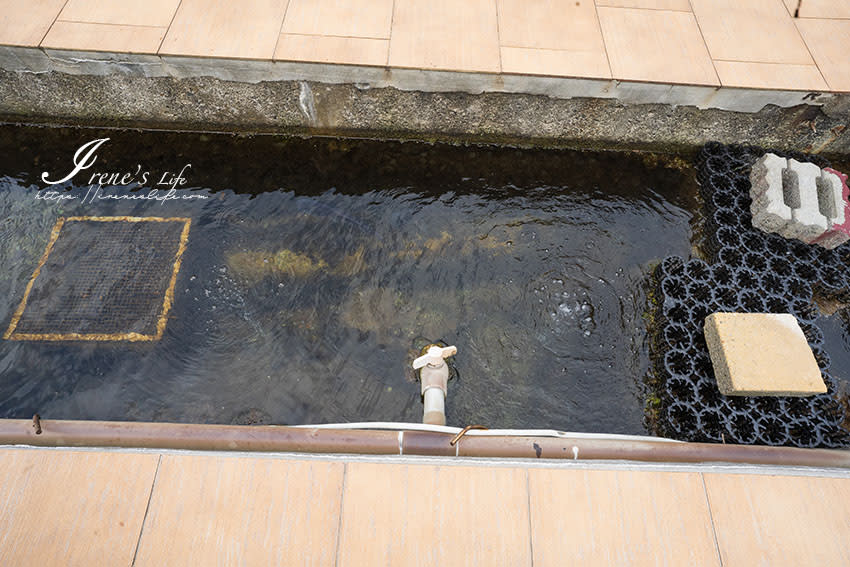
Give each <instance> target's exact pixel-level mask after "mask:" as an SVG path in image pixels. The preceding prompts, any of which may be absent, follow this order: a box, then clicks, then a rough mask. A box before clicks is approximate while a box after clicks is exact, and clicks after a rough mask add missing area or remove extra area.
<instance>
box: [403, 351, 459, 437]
mask: <svg viewBox="0 0 850 567" xmlns="http://www.w3.org/2000/svg"><path fill="white" fill-rule="evenodd" d="M455 354H457V348H456V347H453V346H448V347H439V346H437V345H431V346H429V347H428V351H427V352H426V353H425V354H423V355H422V356H420V357H419V358H417V359H416V360H414V361H413V368H414V369H419V381H420V382H421V384H422V390H421V394H422V401H423V403H424V405H425V408H424V413H423V416H422V423H427V424H430V425H445V424H446V396H447V395H448V386H449V366H448V365H447V364H446V361H445V359H446V358H448V357H449V356H454V355H455Z"/></svg>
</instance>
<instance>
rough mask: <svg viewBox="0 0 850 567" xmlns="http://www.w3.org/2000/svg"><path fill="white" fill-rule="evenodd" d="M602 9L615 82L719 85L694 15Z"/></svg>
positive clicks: (602, 20)
mask: <svg viewBox="0 0 850 567" xmlns="http://www.w3.org/2000/svg"><path fill="white" fill-rule="evenodd" d="M598 11H599V22H600V24H601V25H602V36H603V37H604V38H605V46H606V47H607V50H608V60H609V61H610V62H611V74H612V75H613V77H614V78H615V79H620V80H634V81H656V82H662V83H686V84H697V85H717V84H719V82H718V80H717V75H716V74H715V72H714V66H713V65H712V64H711V58H710V57H709V55H708V51H707V50H706V48H705V44H704V43H703V41H702V36H701V35H700V31H699V28H698V27H697V23H696V21H695V20H694V16H693V15H692V14H688V13H685V12H675V11H662V10H636V9H631V8H606V7H600V8H598Z"/></svg>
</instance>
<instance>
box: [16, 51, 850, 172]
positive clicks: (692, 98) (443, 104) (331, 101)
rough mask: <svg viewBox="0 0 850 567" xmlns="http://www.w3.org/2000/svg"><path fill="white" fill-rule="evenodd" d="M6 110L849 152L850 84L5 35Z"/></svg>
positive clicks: (367, 132)
mask: <svg viewBox="0 0 850 567" xmlns="http://www.w3.org/2000/svg"><path fill="white" fill-rule="evenodd" d="M0 119H3V120H7V121H23V122H48V123H61V124H73V125H99V126H110V125H113V126H120V127H145V128H164V129H172V130H185V129H190V130H211V131H247V132H275V133H291V134H309V135H336V136H358V137H378V138H392V139H419V140H429V141H430V140H434V141H436V140H440V141H453V142H485V143H498V144H511V145H537V146H544V147H546V146H548V147H576V146H580V147H605V148H629V149H651V150H660V151H685V152H687V151H691V150H693V149H695V148H696V147H698V146H700V145H702V144H703V143H705V142H706V141H708V140H716V141H720V142H725V143H753V144H759V145H763V146H767V147H776V148H779V149H794V150H802V151H807V152H815V153H824V154H826V155H841V156H845V155H848V154H850V95H847V94H829V93H806V92H796V91H762V90H752V89H730V88H714V87H700V86H675V85H662V84H651V83H626V82H618V81H608V80H587V79H570V78H552V77H531V76H516V75H494V74H480V73H479V74H476V73H454V72H441V71H422V70H415V69H388V68H377V67H354V66H340V65H322V64H309V63H286V62H268V61H245V60H228V59H204V58H186V57H160V56H153V55H131V54H109V53H88V52H66V51H55V50H42V49H35V48H20V47H10V46H0Z"/></svg>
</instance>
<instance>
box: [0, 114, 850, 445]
mask: <svg viewBox="0 0 850 567" xmlns="http://www.w3.org/2000/svg"><path fill="white" fill-rule="evenodd" d="M104 138H109V140H108V141H106V142H104V143H103V144H102V145H100V146H99V147H98V148H97V151H96V154H95V155H96V161H95V162H94V163H93V164H92V165H91V166H90V167H89V168H87V169H84V170H81V171H80V172H79V173H78V174H77V175H75V176H73V177H71V178H70V179H68V180H66V181H64V182H62V183H57V184H55V185H48V184H47V183H46V182H45V181H44V176H45V175H46V179H47V180H51V181H53V180H57V179H61V178H62V177H63V176H65V175H66V174H68V173H70V172H71V171H72V170H73V169H74V155H75V152H77V150H78V148H80V147H81V146H82V145H84V144H86V143H87V142H91V141H93V140H96V139H104ZM78 157H81V156H78ZM82 157H84V156H82ZM187 164H190V166H189V167H188V168H186V167H185V166H186V165H187ZM181 171H182V174H181V176H180V177H179V178H178V181H177V182H176V183H175V184H174V187H175V189H176V192H175V193H173V194H172V195H173V196H177V197H179V198H177V199H169V200H156V199H144V200H142V199H128V198H112V197H110V195H113V196H121V195H131V194H135V195H139V194H148V193H149V191H150V189H151V188H159V189H160V191H159V196H162V195H165V194H166V193H167V192H168V189H169V183H173V182H174V178H175V175H174V174H176V173H178V172H181ZM95 172H106V173H121V174H122V176H123V177H119V176H117V175H112V176H111V177H110V176H106V177H103V178H96V179H95V182H94V185H97V180H98V179H100V180H102V181H104V182H105V183H104V185H103V186H102V188H101V192H100V193H99V194H98V196H97V198H94V199H89V198H87V197H86V196H87V195H88V196H89V197H91V189H92V185H93V183H92V174H93V173H95ZM144 172H147V173H149V175H147V176H144V178H143V176H142V175H141V174H142V173H144ZM124 174H132V175H131V176H130V177H126V176H124ZM130 178H132V181H130V182H129V183H128V184H126V185H124V184H121V183H122V182H123V181H127V180H128V179H130ZM180 179H183V180H184V181H183V182H182V183H181V182H180V181H179V180H180ZM140 182H141V183H140ZM160 182H162V184H159V183H160ZM50 191H53V192H54V193H52V194H49V192H50ZM49 195H52V196H53V197H52V198H48V196H49ZM56 195H63V196H65V198H59V197H56ZM69 196H73V198H68V197H69ZM183 197H190V198H183ZM697 210H698V202H697V197H696V181H695V177H694V173H693V171H692V170H691V169H690V166H689V165H688V163H687V162H686V161H685V160H682V159H679V158H677V157H674V156H658V155H652V154H638V153H623V152H608V151H571V150H543V149H510V148H503V147H502V148H497V147H483V146H453V145H441V144H424V143H414V142H381V141H366V140H340V139H332V138H310V139H302V138H290V137H280V136H247V135H241V136H240V135H225V134H199V133H168V132H152V131H130V130H106V129H104V130H96V129H75V128H46V127H35V126H21V125H3V126H0V265H2V266H3V269H2V270H0V325H2V326H3V329H2V330H4V331H5V330H6V328H7V327H8V326H9V325H10V321H11V320H12V318H13V316H14V314H15V311H16V309H18V307H19V304H20V303H21V301H22V298H23V297H24V295H25V293H26V288H27V285H28V283H29V282H30V280H31V279H32V277H33V272H34V270H35V269H36V267H37V266H38V265H39V261H40V258H42V256H43V254H44V253H45V248H46V246H47V245H48V242H49V240H50V238H51V231H52V229H53V227H54V226H55V224H56V222H57V219H59V218H60V217H63V218H68V217H75V216H131V217H148V216H155V217H183V218H189V219H191V229H190V231H189V234H188V240H187V242H186V248H185V252H184V254H183V258H182V264H181V266H180V268H179V272H178V273H177V278H176V282H175V285H174V296H173V304H172V305H171V308H170V311H169V313H168V316H167V323H166V326H165V328H164V332H163V334H162V336H161V338H159V339H158V340H154V341H143V342H128V341H74V340H62V341H44V340H6V339H4V340H2V341H0V417H4V418H28V417H31V416H32V414H34V413H36V412H38V413H39V414H41V415H42V417H44V418H52V419H90V420H95V419H97V420H138V421H174V422H203V423H271V424H305V423H322V422H346V421H411V422H418V421H421V418H422V404H421V401H420V397H419V385H418V383H417V382H416V379H415V375H414V373H413V371H412V370H411V369H410V363H411V361H412V359H413V358H414V357H415V356H417V355H418V354H419V352H420V349H422V347H424V346H425V345H427V344H429V343H432V342H438V341H442V342H444V343H447V344H453V345H456V346H457V348H458V355H457V356H456V357H455V359H454V361H453V363H452V369H453V372H452V373H453V379H452V381H451V382H450V383H449V397H448V402H447V420H448V423H449V424H452V425H460V426H462V425H466V424H470V423H480V424H484V425H487V426H489V427H506V428H507V427H510V428H557V429H562V430H571V431H593V432H609V433H631V434H643V433H646V432H648V429H647V428H648V426H647V423H646V417H645V405H646V396H647V394H646V392H645V388H644V378H645V376H646V374H647V369H648V365H649V359H648V338H647V331H646V324H645V313H646V312H647V309H648V305H647V297H646V290H647V280H648V276H649V274H650V272H651V270H652V268H653V267H654V265H655V263H657V262H658V261H659V260H660V259H661V258H663V257H665V256H668V255H671V254H677V255H682V256H688V255H689V254H691V252H692V241H693V240H694V237H693V227H694V226H695V216H696V211H697ZM69 238H70V237H69ZM86 243H87V244H86ZM86 243H82V242H81V243H80V246H84V245H85V246H91V245H92V243H91V239H89V240H86ZM65 244H66V246H65V248H63V250H66V252H64V254H68V255H69V256H68V259H67V261H65V262H64V264H61V265H60V267H61V269H62V270H68V271H69V272H68V273H69V277H70V274H72V273H73V270H75V269H76V268H77V267H78V262H77V261H76V260H75V258H76V255H75V254H72V253H70V252H67V250H70V249H72V248H73V246H72V245H73V244H74V242H70V243H67V242H66V243H65ZM98 245H102V246H104V247H106V248H108V247H113V248H114V247H116V246H120V245H121V244H120V243H118V242H111V241H104V242H100V243H98ZM68 246H70V248H69V247H68ZM57 250H59V249H58V248H57ZM84 252H85V250H80V251H79V253H84ZM113 252H116V253H118V254H119V255H120V254H121V253H122V251H121V250H120V249H116V250H113ZM127 257H128V258H129V257H130V256H127ZM60 259H61V258H60ZM54 260H57V259H56V258H54ZM104 269H108V267H105V268H104ZM108 278H109V274H108V273H106V274H104V281H108ZM110 285H111V284H110ZM104 316H108V314H107V313H104ZM843 329H844V327H842V326H841V325H838V326H837V333H839V334H840V333H843V332H844V331H843ZM845 339H846V337H845ZM837 344H839V348H843V347H841V341H840V339H838V343H837ZM843 344H847V341H846V340H845V341H844V343H843Z"/></svg>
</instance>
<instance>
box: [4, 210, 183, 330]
mask: <svg viewBox="0 0 850 567" xmlns="http://www.w3.org/2000/svg"><path fill="white" fill-rule="evenodd" d="M190 222H191V221H190V220H189V219H186V218H160V217H70V218H67V219H59V221H57V223H56V226H54V228H53V232H52V234H51V238H50V242H49V243H48V245H47V249H46V250H45V253H44V255H43V256H42V258H41V261H40V263H39V266H38V268H37V269H36V270H35V273H34V274H33V276H32V279H31V280H30V283H29V285H28V286H27V290H26V292H25V296H24V298H23V300H22V301H21V304H20V306H19V307H18V310H17V311H16V312H15V315H14V316H13V318H12V321H11V324H10V325H9V330H8V331H7V332H6V338H9V339H16V340H48V341H50V340H107V341H108V340H131V341H134V340H135V341H137V340H157V339H159V338H160V337H161V336H162V332H163V331H164V328H165V322H166V320H167V317H168V311H169V310H170V308H171V302H172V300H173V289H174V282H175V280H176V276H177V272H178V271H179V269H180V263H181V259H182V255H183V250H184V248H185V245H186V240H187V238H188V234H189V226H190Z"/></svg>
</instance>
